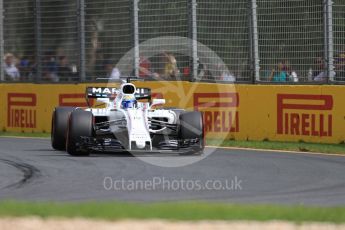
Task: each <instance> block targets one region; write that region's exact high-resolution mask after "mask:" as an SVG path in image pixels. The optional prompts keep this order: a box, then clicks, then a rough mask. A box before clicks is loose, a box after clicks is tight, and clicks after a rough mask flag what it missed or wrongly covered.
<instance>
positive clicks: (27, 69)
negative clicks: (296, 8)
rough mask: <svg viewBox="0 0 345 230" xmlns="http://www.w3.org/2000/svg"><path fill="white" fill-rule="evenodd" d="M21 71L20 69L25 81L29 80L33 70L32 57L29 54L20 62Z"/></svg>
mask: <svg viewBox="0 0 345 230" xmlns="http://www.w3.org/2000/svg"><path fill="white" fill-rule="evenodd" d="M19 71H20V73H21V74H20V75H21V79H22V80H24V81H28V80H29V75H30V73H31V71H32V69H31V63H30V59H29V57H27V56H24V57H23V58H22V59H21V60H20V62H19Z"/></svg>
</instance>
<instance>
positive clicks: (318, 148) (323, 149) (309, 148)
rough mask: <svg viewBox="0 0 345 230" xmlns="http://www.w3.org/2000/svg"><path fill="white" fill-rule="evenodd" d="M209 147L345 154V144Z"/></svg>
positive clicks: (228, 144)
mask: <svg viewBox="0 0 345 230" xmlns="http://www.w3.org/2000/svg"><path fill="white" fill-rule="evenodd" d="M207 144H208V145H214V146H225V147H241V148H253V149H273V150H288V151H300V152H317V153H333V154H345V144H318V143H304V142H278V141H230V140H226V141H219V140H208V141H207Z"/></svg>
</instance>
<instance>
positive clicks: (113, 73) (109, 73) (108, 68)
mask: <svg viewBox="0 0 345 230" xmlns="http://www.w3.org/2000/svg"><path fill="white" fill-rule="evenodd" d="M103 67H104V70H105V72H106V76H105V77H106V78H111V79H114V80H119V79H120V77H121V72H120V70H119V69H118V68H116V67H114V65H113V63H112V61H110V60H106V61H104V65H103Z"/></svg>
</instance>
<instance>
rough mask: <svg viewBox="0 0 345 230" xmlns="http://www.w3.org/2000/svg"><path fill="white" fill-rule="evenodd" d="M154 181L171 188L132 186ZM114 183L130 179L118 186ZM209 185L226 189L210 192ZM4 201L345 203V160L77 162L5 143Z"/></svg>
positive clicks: (255, 154)
mask: <svg viewBox="0 0 345 230" xmlns="http://www.w3.org/2000/svg"><path fill="white" fill-rule="evenodd" d="M148 157H150V156H148ZM176 157H179V156H176ZM105 178H110V179H111V180H110V181H108V182H109V183H108V184H106V185H105V184H104V182H105ZM154 178H156V179H155V180H156V181H155V183H158V182H159V181H158V179H157V178H160V180H161V181H160V182H162V180H165V182H169V183H170V184H165V185H163V184H157V185H156V186H155V187H154V188H153V187H152V186H150V184H148V187H144V189H143V187H140V184H139V185H138V186H139V187H136V188H134V189H133V187H126V186H130V184H131V183H133V181H136V182H138V181H153V180H154ZM108 180H109V179H108ZM181 180H184V181H185V182H186V181H192V182H188V183H192V184H189V185H188V188H187V183H185V184H184V185H183V182H180V181H181ZM236 180H237V185H236V184H235V183H236V182H235V181H236ZM114 181H124V182H121V183H122V184H117V186H116V188H114V186H113V187H112V188H111V189H110V186H112V184H111V183H113V182H114ZM173 181H179V183H178V184H175V185H173V183H174V182H173ZM207 181H212V182H213V181H218V182H217V183H218V184H216V185H214V186H215V187H214V188H213V185H212V184H208V187H207V188H206V189H205V187H204V186H205V183H207ZM225 181H228V182H225ZM231 181H232V182H233V183H234V184H232V186H231ZM145 183H146V182H145ZM147 183H149V182H147ZM193 183H194V184H193ZM219 183H223V184H221V185H223V187H219V185H220V184H219ZM225 183H227V184H225ZM197 184H198V185H200V186H201V187H200V186H199V187H198V186H197ZM224 184H225V186H224ZM105 186H106V187H105ZM169 186H170V187H169ZM217 186H218V187H217ZM224 187H225V188H224ZM123 188H125V189H123ZM146 188H148V189H146ZM145 189H146V190H145ZM0 199H1V200H4V199H17V200H25V201H32V200H34V201H37V200H38V201H104V200H119V201H139V202H154V201H176V200H178V201H181V200H202V201H204V200H206V201H210V200H212V201H218V202H229V203H230V202H231V203H268V204H306V205H322V206H334V205H345V157H342V156H329V155H312V154H304V153H287V152H266V151H252V150H229V149H218V150H216V151H215V152H214V153H213V154H212V155H211V156H209V157H207V158H205V159H203V160H201V161H199V162H197V163H194V164H192V165H188V166H185V167H179V168H163V167H159V166H153V165H151V164H148V163H145V162H143V161H141V160H139V159H137V158H136V157H132V156H130V155H124V154H120V155H116V154H110V155H109V154H106V155H105V154H101V155H100V154H92V155H91V156H90V157H82V158H78V157H71V156H68V155H67V154H66V153H64V152H59V151H54V150H52V149H51V147H50V140H49V139H30V138H25V139H21V138H0Z"/></svg>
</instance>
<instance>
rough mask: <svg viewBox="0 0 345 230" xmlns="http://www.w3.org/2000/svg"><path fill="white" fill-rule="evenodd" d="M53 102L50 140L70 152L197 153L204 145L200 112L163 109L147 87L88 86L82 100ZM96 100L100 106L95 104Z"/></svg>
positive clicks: (75, 154)
mask: <svg viewBox="0 0 345 230" xmlns="http://www.w3.org/2000/svg"><path fill="white" fill-rule="evenodd" d="M91 98H94V99H95V100H96V101H97V102H98V105H97V106H98V107H97V106H93V107H91V106H89V107H88V108H77V107H57V108H55V110H54V112H53V116H52V129H51V130H52V132H51V143H52V147H53V148H54V149H56V150H66V151H67V152H68V153H69V154H70V155H73V156H88V155H89V154H90V152H102V151H107V152H108V151H109V152H131V153H142V152H158V153H164V152H169V153H178V154H180V155H199V154H202V153H203V150H204V144H205V140H204V129H203V119H202V114H201V113H200V112H197V111H191V112H188V111H185V110H183V109H174V108H164V107H163V105H164V104H165V100H164V99H151V90H150V89H148V88H136V87H135V85H134V84H132V83H129V81H127V82H122V84H121V87H120V88H108V87H88V88H87V89H86V100H87V104H88V105H90V99H91ZM99 103H102V104H103V106H102V108H101V107H100V106H99Z"/></svg>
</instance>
